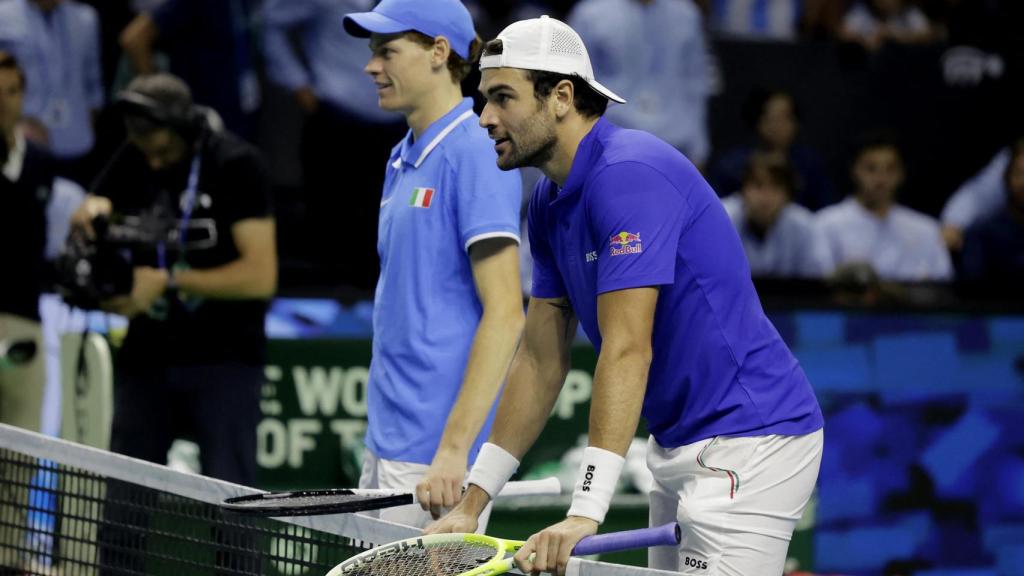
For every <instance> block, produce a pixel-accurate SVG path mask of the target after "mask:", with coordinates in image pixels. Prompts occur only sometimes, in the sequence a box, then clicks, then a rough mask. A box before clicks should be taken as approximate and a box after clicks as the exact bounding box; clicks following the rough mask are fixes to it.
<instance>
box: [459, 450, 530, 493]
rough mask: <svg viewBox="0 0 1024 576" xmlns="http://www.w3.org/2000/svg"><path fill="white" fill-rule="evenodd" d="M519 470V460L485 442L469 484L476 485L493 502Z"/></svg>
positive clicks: (472, 470) (468, 480)
mask: <svg viewBox="0 0 1024 576" xmlns="http://www.w3.org/2000/svg"><path fill="white" fill-rule="evenodd" d="M518 468H519V460H516V457H515V456H513V455H511V454H509V453H508V451H506V450H505V449H504V448H502V447H501V446H498V445H497V444H491V443H490V442H484V445H483V446H481V447H480V453H479V454H477V456H476V462H474V463H473V468H472V469H471V470H470V471H469V478H468V479H467V480H466V483H468V484H476V485H477V486H479V487H480V488H482V489H483V491H484V492H487V495H488V496H490V497H491V499H492V500H493V499H494V497H495V496H497V495H498V493H499V492H501V489H502V487H504V486H505V483H506V482H508V479H509V478H511V477H512V475H513V474H515V473H516V469H518Z"/></svg>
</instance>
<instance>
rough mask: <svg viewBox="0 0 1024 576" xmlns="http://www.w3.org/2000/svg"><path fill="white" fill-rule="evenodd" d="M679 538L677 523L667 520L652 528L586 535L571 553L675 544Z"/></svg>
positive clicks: (595, 552) (679, 532)
mask: <svg viewBox="0 0 1024 576" xmlns="http://www.w3.org/2000/svg"><path fill="white" fill-rule="evenodd" d="M681 539H682V530H680V528H679V524H678V523H676V522H669V523H668V524H665V525H662V526H656V527H654V528H639V529H637V530H625V531H623V532H611V533H608V534H596V535H594V536H587V537H586V538H584V539H582V540H580V541H579V543H577V544H576V547H575V548H573V549H572V554H573V556H585V555H587V554H605V553H608V552H618V551H620V550H632V549H634V548H649V547H651V546H676V545H678V544H679V541H680V540H681Z"/></svg>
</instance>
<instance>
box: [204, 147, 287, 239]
mask: <svg viewBox="0 0 1024 576" xmlns="http://www.w3.org/2000/svg"><path fill="white" fill-rule="evenodd" d="M217 182H218V189H217V190H216V191H215V192H216V194H217V195H218V196H219V197H220V198H222V199H224V200H225V207H224V213H223V217H224V222H225V224H228V225H231V224H234V223H236V222H239V221H241V220H246V219H250V218H269V217H271V216H272V215H273V206H272V204H271V194H270V179H269V178H268V177H267V173H266V169H265V167H264V166H263V162H262V160H261V159H260V156H259V154H258V153H257V152H256V151H255V150H252V149H249V148H243V149H242V150H241V151H239V152H238V153H236V154H233V155H231V156H230V157H229V158H227V159H225V160H224V162H223V163H222V164H221V167H220V174H219V175H218V176H217Z"/></svg>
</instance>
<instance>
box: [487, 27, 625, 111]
mask: <svg viewBox="0 0 1024 576" xmlns="http://www.w3.org/2000/svg"><path fill="white" fill-rule="evenodd" d="M497 39H498V40H501V44H502V51H501V54H490V55H485V56H484V57H482V58H481V59H480V69H481V70H486V69H487V68H521V69H523V70H539V71H542V72H555V73H556V74H566V75H569V76H579V77H580V78H582V79H583V80H584V81H585V82H586V83H587V84H589V85H590V87H591V88H593V89H594V91H595V92H597V93H598V94H600V95H602V96H604V97H605V98H607V99H609V100H611V101H612V102H618V103H619V104H625V103H626V100H625V99H624V98H622V97H621V96H619V95H618V94H616V93H614V92H612V91H611V90H609V89H607V88H605V87H604V86H602V85H601V83H600V82H598V81H597V80H595V79H594V69H593V68H592V67H591V65H590V56H589V55H588V54H587V47H586V46H584V45H583V40H582V39H581V38H580V35H579V34H577V33H576V31H575V30H573V29H572V28H570V27H569V25H568V24H566V23H565V22H562V21H560V20H556V19H554V18H550V17H548V16H541V17H540V18H532V19H530V20H520V21H519V22H515V23H514V24H510V25H509V26H508V27H507V28H505V29H504V30H502V31H501V33H500V34H498V38H497Z"/></svg>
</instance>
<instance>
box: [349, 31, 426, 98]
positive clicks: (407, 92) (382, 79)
mask: <svg viewBox="0 0 1024 576" xmlns="http://www.w3.org/2000/svg"><path fill="white" fill-rule="evenodd" d="M370 51H371V52H372V55H371V56H370V61H369V62H367V63H366V67H364V68H363V70H364V71H365V72H366V73H367V74H369V75H370V77H371V78H373V84H374V85H375V86H376V87H377V104H378V105H379V106H380V107H381V109H383V110H391V111H393V112H401V113H408V112H410V111H412V110H414V109H415V108H416V107H417V103H419V102H421V101H422V100H423V98H425V97H427V96H429V94H430V92H431V86H432V85H433V84H432V82H431V65H430V50H428V49H426V48H424V47H423V46H421V45H420V44H417V43H415V42H413V41H412V40H409V39H407V38H405V37H404V36H402V35H401V34H373V35H371V36H370Z"/></svg>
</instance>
